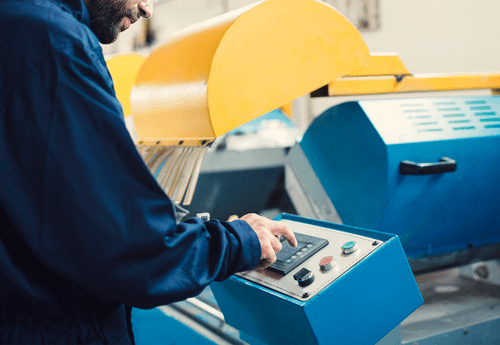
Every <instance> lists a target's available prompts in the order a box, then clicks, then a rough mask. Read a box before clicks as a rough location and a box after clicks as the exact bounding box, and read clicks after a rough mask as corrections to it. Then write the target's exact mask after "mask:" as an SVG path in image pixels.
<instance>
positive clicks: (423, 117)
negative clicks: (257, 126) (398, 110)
mask: <svg viewBox="0 0 500 345" xmlns="http://www.w3.org/2000/svg"><path fill="white" fill-rule="evenodd" d="M431 117H432V116H430V115H416V116H408V119H410V120H411V119H430V118H431Z"/></svg>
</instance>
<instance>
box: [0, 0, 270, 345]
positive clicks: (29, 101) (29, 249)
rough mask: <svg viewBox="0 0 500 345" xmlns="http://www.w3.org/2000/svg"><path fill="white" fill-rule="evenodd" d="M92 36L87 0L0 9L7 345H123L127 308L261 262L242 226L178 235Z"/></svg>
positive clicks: (46, 0)
mask: <svg viewBox="0 0 500 345" xmlns="http://www.w3.org/2000/svg"><path fill="white" fill-rule="evenodd" d="M89 25H90V19H89V14H88V12H87V9H86V7H85V5H84V3H83V2H82V1H81V0H0V343H1V344H19V343H28V344H42V343H44V344H45V343H47V344H52V343H61V344H63V343H64V344H76V343H85V344H102V343H109V344H113V343H116V344H127V343H131V342H133V337H131V334H130V324H129V322H127V312H126V309H127V308H126V307H125V305H127V306H133V307H138V308H152V307H155V306H158V305H165V304H168V303H171V302H175V301H179V300H183V299H185V298H188V297H191V296H194V295H196V294H198V293H199V292H201V291H202V289H203V288H204V287H205V286H206V285H208V284H209V283H210V282H212V281H214V280H224V279H226V278H228V277H229V276H230V275H231V274H233V273H235V272H238V271H242V270H248V269H251V268H253V267H255V266H256V265H257V263H258V262H259V259H260V255H261V251H260V245H259V241H258V238H257V236H256V234H255V232H254V231H253V230H252V229H251V228H250V227H249V226H248V224H247V223H246V222H244V221H235V222H231V223H227V222H219V221H209V222H202V221H201V220H198V219H191V220H188V221H186V222H182V223H180V224H178V225H177V224H176V221H175V211H174V208H173V204H172V202H171V201H170V200H169V198H168V197H167V196H166V195H165V193H164V192H163V190H162V189H161V188H160V187H159V185H158V184H157V182H156V181H155V179H154V178H153V177H152V176H151V174H150V172H149V170H148V168H147V167H146V166H145V164H144V163H143V161H142V159H141V157H140V155H139V154H138V152H137V150H136V148H135V146H134V144H133V142H132V140H131V138H130V136H129V134H128V132H127V130H126V128H125V125H124V121H123V114H122V109H121V105H120V103H119V102H118V101H117V99H116V96H115V92H114V89H113V83H112V80H111V77H110V75H109V72H108V70H107V68H106V64H105V62H104V58H103V56H102V50H101V47H100V45H99V43H98V40H97V38H96V37H95V36H94V34H93V33H92V32H91V31H90V29H89ZM172 331H173V332H174V331H175V330H172Z"/></svg>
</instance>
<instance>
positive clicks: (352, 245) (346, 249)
mask: <svg viewBox="0 0 500 345" xmlns="http://www.w3.org/2000/svg"><path fill="white" fill-rule="evenodd" d="M357 249H358V246H357V245H356V242H355V241H350V242H347V243H345V244H344V245H343V246H342V253H344V254H351V253H354V252H355V251H356V250H357Z"/></svg>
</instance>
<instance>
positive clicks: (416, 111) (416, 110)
mask: <svg viewBox="0 0 500 345" xmlns="http://www.w3.org/2000/svg"><path fill="white" fill-rule="evenodd" d="M428 111H429V110H427V109H425V108H424V109H421V108H420V109H405V110H404V112H405V113H426V112H428Z"/></svg>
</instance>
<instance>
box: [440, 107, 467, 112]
mask: <svg viewBox="0 0 500 345" xmlns="http://www.w3.org/2000/svg"><path fill="white" fill-rule="evenodd" d="M438 110H439V111H460V110H461V109H460V108H459V107H453V108H438Z"/></svg>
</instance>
